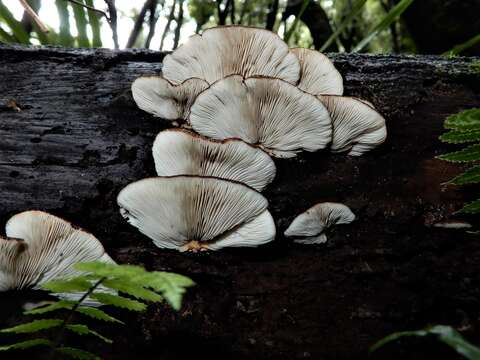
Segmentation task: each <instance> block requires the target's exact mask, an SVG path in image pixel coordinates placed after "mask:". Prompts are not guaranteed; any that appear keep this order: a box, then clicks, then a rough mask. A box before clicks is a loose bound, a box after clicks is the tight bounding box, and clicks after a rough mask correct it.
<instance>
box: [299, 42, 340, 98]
mask: <svg viewBox="0 0 480 360" xmlns="http://www.w3.org/2000/svg"><path fill="white" fill-rule="evenodd" d="M290 51H291V52H292V53H294V54H295V55H296V56H297V57H298V60H299V61H300V69H301V70H300V81H299V82H298V84H297V86H298V88H299V89H300V90H303V91H305V92H308V93H309V94H312V95H342V94H343V79H342V75H340V73H339V72H338V70H337V69H336V68H335V66H334V65H333V63H332V62H331V61H330V59H329V58H328V57H326V56H325V55H323V54H322V53H320V52H318V51H316V50H310V49H303V48H294V49H291V50H290Z"/></svg>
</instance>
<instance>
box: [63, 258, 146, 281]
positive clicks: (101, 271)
mask: <svg viewBox="0 0 480 360" xmlns="http://www.w3.org/2000/svg"><path fill="white" fill-rule="evenodd" d="M73 268H74V269H75V270H78V271H85V272H89V273H92V274H94V275H96V276H99V277H119V278H124V277H127V278H132V277H134V276H139V275H143V274H145V273H146V271H145V269H144V268H142V267H141V266H136V265H117V264H107V263H104V262H100V261H92V262H83V263H79V264H75V265H74V266H73Z"/></svg>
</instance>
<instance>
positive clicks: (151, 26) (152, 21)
mask: <svg viewBox="0 0 480 360" xmlns="http://www.w3.org/2000/svg"><path fill="white" fill-rule="evenodd" d="M157 6H158V0H155V1H151V2H150V8H149V10H148V11H149V18H148V35H147V39H146V40H145V48H147V49H149V48H150V42H151V41H152V38H153V36H154V35H155V26H156V25H157V21H158V15H157ZM162 7H163V3H162Z"/></svg>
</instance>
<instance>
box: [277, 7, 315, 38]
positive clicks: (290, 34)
mask: <svg viewBox="0 0 480 360" xmlns="http://www.w3.org/2000/svg"><path fill="white" fill-rule="evenodd" d="M309 3H310V0H303V4H302V7H301V8H300V11H299V12H298V14H297V15H296V16H295V20H294V21H293V24H292V26H291V27H290V29H288V31H287V32H286V33H285V37H284V39H283V40H284V41H285V42H286V43H287V44H288V40H290V38H291V37H292V35H293V34H294V33H295V31H296V30H297V26H298V23H299V21H300V18H301V17H302V15H303V13H304V12H305V10H307V6H308V4H309Z"/></svg>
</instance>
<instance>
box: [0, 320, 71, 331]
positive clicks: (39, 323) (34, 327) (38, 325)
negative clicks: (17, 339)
mask: <svg viewBox="0 0 480 360" xmlns="http://www.w3.org/2000/svg"><path fill="white" fill-rule="evenodd" d="M62 324H63V320H59V319H42V320H34V321H32V322H29V323H26V324H20V325H17V326H14V327H11V328H8V329H2V330H0V332H2V333H15V334H24V333H32V332H36V331H40V330H46V329H51V328H54V327H57V326H60V325H62Z"/></svg>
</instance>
